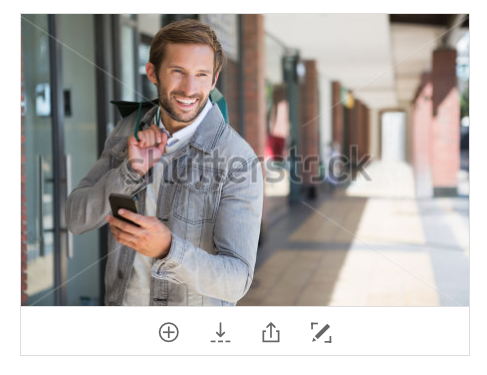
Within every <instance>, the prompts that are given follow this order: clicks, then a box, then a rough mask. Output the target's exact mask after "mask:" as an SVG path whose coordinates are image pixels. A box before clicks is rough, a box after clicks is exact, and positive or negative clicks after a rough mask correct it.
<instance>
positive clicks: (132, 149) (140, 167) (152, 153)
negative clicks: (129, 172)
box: [127, 124, 167, 177]
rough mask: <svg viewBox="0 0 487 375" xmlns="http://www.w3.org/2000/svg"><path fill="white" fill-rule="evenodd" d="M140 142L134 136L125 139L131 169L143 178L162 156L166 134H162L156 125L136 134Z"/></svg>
mask: <svg viewBox="0 0 487 375" xmlns="http://www.w3.org/2000/svg"><path fill="white" fill-rule="evenodd" d="M138 137H139V139H140V141H137V139H136V138H135V135H131V136H130V137H128V138H127V148H128V158H129V161H130V164H131V165H132V169H133V170H134V171H136V172H137V174H138V175H139V176H141V177H143V176H144V175H145V174H146V173H147V172H148V171H149V169H151V168H152V166H153V165H154V164H156V163H157V162H158V161H159V160H160V159H161V157H162V155H163V154H164V149H165V147H166V143H167V134H166V133H164V132H162V131H161V129H159V128H158V127H157V125H156V124H152V125H151V127H150V128H148V129H146V130H142V131H140V132H138Z"/></svg>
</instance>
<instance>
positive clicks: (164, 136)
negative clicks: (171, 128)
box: [157, 132, 167, 153]
mask: <svg viewBox="0 0 487 375" xmlns="http://www.w3.org/2000/svg"><path fill="white" fill-rule="evenodd" d="M166 144H167V134H166V133H164V132H162V135H161V141H160V142H159V144H158V145H157V148H158V149H159V150H160V151H161V152H162V153H164V148H165V147H166Z"/></svg>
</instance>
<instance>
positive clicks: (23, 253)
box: [20, 42, 27, 305]
mask: <svg viewBox="0 0 487 375" xmlns="http://www.w3.org/2000/svg"><path fill="white" fill-rule="evenodd" d="M21 43H22V42H21ZM20 59H21V60H20V90H21V97H20V126H21V135H20V145H21V158H20V168H21V180H20V192H21V193H20V194H21V195H20V196H21V201H20V202H21V203H20V215H21V222H20V233H21V234H20V236H21V239H20V241H21V242H20V264H21V267H20V290H21V292H20V300H21V304H22V305H25V304H27V294H26V290H27V196H26V191H25V181H26V175H25V97H24V57H23V54H22V53H21V56H20Z"/></svg>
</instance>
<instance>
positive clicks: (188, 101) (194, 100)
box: [176, 98, 196, 105]
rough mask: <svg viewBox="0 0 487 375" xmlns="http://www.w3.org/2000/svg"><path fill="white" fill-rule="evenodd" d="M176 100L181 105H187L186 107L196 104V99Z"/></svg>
mask: <svg viewBox="0 0 487 375" xmlns="http://www.w3.org/2000/svg"><path fill="white" fill-rule="evenodd" d="M176 100H177V101H178V102H180V103H183V104H186V105H189V104H193V103H194V102H196V99H193V100H184V99H177V98H176Z"/></svg>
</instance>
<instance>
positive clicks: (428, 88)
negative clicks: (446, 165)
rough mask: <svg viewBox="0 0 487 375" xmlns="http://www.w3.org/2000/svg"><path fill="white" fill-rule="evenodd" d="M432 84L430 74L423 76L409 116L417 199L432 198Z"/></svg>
mask: <svg viewBox="0 0 487 375" xmlns="http://www.w3.org/2000/svg"><path fill="white" fill-rule="evenodd" d="M432 98H433V83H432V80H431V74H423V75H422V77H421V84H420V87H419V89H418V92H417V94H416V97H415V99H414V102H413V109H412V114H411V122H412V124H411V127H412V129H411V142H412V147H411V150H412V162H413V167H414V175H415V182H416V195H417V196H418V197H419V198H429V197H432V196H433V189H432V178H431V163H432V136H431V134H432V122H433V101H432Z"/></svg>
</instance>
